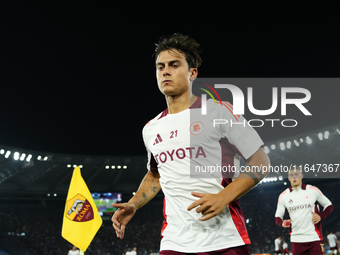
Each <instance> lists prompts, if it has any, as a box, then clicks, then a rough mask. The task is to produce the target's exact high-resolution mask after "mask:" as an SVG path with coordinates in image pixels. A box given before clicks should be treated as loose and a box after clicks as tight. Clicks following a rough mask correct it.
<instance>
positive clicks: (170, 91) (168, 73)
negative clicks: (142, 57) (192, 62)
mask: <svg viewBox="0 0 340 255" xmlns="http://www.w3.org/2000/svg"><path fill="white" fill-rule="evenodd" d="M156 76H157V83H158V88H159V90H160V91H161V92H162V93H163V94H164V95H165V96H180V95H183V94H188V95H190V82H191V81H192V80H194V79H195V78H196V77H197V69H196V68H191V69H190V70H189V65H188V62H187V61H186V59H185V55H184V53H180V52H178V51H177V50H175V49H173V50H169V51H168V50H166V51H162V52H161V53H160V54H159V56H158V58H157V60H156Z"/></svg>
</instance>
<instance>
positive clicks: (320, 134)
mask: <svg viewBox="0 0 340 255" xmlns="http://www.w3.org/2000/svg"><path fill="white" fill-rule="evenodd" d="M318 137H319V140H320V141H322V140H323V134H322V133H319V134H318Z"/></svg>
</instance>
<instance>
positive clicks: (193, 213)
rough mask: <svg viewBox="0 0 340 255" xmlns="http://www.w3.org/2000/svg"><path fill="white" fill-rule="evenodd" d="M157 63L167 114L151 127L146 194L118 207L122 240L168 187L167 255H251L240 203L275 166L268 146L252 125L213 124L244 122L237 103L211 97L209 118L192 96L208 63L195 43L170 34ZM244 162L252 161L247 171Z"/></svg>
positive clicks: (146, 133) (143, 187) (146, 129)
mask: <svg viewBox="0 0 340 255" xmlns="http://www.w3.org/2000/svg"><path fill="white" fill-rule="evenodd" d="M155 59H156V60H155V62H156V78H157V83H158V88H159V90H160V91H161V93H163V95H164V96H165V100H166V103H167V109H166V110H164V111H163V112H161V113H160V114H158V115H157V116H156V117H155V118H154V119H153V120H151V121H150V122H149V123H148V124H147V125H146V126H145V127H144V129H143V139H144V143H145V147H146V149H147V153H148V164H147V168H148V172H147V174H146V175H145V177H144V179H143V180H142V182H141V184H140V186H139V189H138V191H137V192H136V194H135V196H134V197H132V198H131V199H130V200H129V201H128V202H127V203H122V204H113V206H114V207H117V208H118V210H117V211H116V212H115V214H114V215H113V217H112V222H113V227H114V229H115V231H116V234H117V237H118V238H121V239H122V238H123V237H124V231H125V228H126V224H127V223H128V222H129V221H130V219H131V218H132V217H133V215H134V214H135V212H136V211H137V210H138V209H139V208H141V207H142V206H144V205H145V204H146V203H147V202H149V201H150V200H151V199H152V198H153V197H154V196H155V195H156V194H157V193H158V191H159V190H160V189H161V188H162V191H163V193H164V196H165V197H164V210H163V212H164V217H165V220H164V222H163V227H162V230H161V235H162V240H161V247H160V254H161V255H166V254H167V255H170V254H171V255H172V254H185V253H198V252H206V254H217V251H218V254H220V255H222V254H228V255H236V254H242V255H246V254H250V248H249V244H250V240H249V237H248V233H247V229H246V224H245V219H244V215H243V212H242V210H241V208H240V205H239V202H238V200H237V199H238V198H239V197H241V196H242V195H244V194H245V193H246V192H248V191H249V190H250V189H252V188H253V187H254V186H255V185H256V184H257V183H258V182H259V181H261V179H262V178H264V177H265V175H266V174H267V173H268V170H269V164H270V162H269V158H268V156H267V154H266V153H265V152H264V150H263V149H262V147H261V146H262V145H263V142H262V140H261V139H260V137H259V136H258V134H257V133H256V131H255V130H254V129H253V128H251V127H249V126H248V125H245V126H243V125H233V126H232V127H231V126H230V125H219V126H218V127H213V125H212V124H213V123H212V121H213V119H234V121H235V122H240V123H243V121H244V118H243V117H242V116H234V115H233V114H232V108H231V107H232V106H231V105H230V104H227V106H228V107H227V106H226V105H224V104H223V105H221V104H218V105H215V104H214V102H213V100H207V101H206V105H207V109H208V110H207V111H208V112H207V114H206V115H202V114H201V100H200V99H199V98H198V97H196V96H194V95H192V93H191V86H192V82H193V80H195V78H196V77H197V73H198V69H197V68H198V67H199V65H200V64H201V57H200V46H199V44H198V43H197V42H196V41H195V40H193V39H192V38H190V37H188V36H185V35H181V34H177V33H176V34H173V35H171V36H168V37H163V38H161V39H160V41H159V43H158V44H157V46H156V54H155ZM143 86H145V84H144V85H143ZM225 104H226V103H225ZM240 157H243V158H244V159H245V160H246V161H247V162H248V164H247V168H246V169H245V171H242V172H240V171H239V170H241V169H240V167H239V164H240ZM216 165H218V166H216ZM203 166H213V167H216V169H227V168H228V166H229V167H230V166H232V167H234V168H233V169H237V171H234V172H233V171H229V170H228V171H226V172H222V173H218V174H217V173H216V172H213V171H212V170H211V171H208V172H206V171H205V170H204V171H202V172H200V171H199V170H200V169H203V168H202V167H203ZM197 167H198V168H199V169H198V168H197ZM197 169H198V170H197ZM196 170H197V171H198V172H196ZM222 174H223V176H222Z"/></svg>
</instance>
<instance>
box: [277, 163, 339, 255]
mask: <svg viewBox="0 0 340 255" xmlns="http://www.w3.org/2000/svg"><path fill="white" fill-rule="evenodd" d="M302 178H303V174H302V171H301V169H300V168H299V167H295V168H292V169H290V170H289V172H288V179H289V181H290V184H291V187H290V188H288V189H286V190H285V191H283V192H282V193H281V195H280V196H279V199H278V203H277V209H276V213H275V222H276V224H277V225H279V226H280V227H283V228H289V227H290V228H291V233H290V241H291V244H292V252H293V254H294V255H300V254H309V255H319V254H325V251H324V243H323V236H322V228H321V220H323V219H325V218H326V217H327V216H328V214H329V213H330V212H331V211H332V210H333V205H332V203H331V201H330V200H329V199H328V198H327V197H326V196H325V195H323V194H322V192H321V191H320V190H319V189H318V188H317V187H315V186H312V185H308V184H307V185H306V184H304V183H302ZM318 204H320V205H321V206H322V207H323V208H324V210H323V211H322V212H320V211H319V206H318ZM286 209H287V211H288V214H289V217H290V219H288V220H283V216H284V214H285V210H286Z"/></svg>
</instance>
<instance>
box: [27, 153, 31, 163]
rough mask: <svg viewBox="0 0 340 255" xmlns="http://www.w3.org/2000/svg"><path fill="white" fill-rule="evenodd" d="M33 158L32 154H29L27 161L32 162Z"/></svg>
mask: <svg viewBox="0 0 340 255" xmlns="http://www.w3.org/2000/svg"><path fill="white" fill-rule="evenodd" d="M31 158H32V154H28V156H27V158H26V161H27V162H30V161H31Z"/></svg>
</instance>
